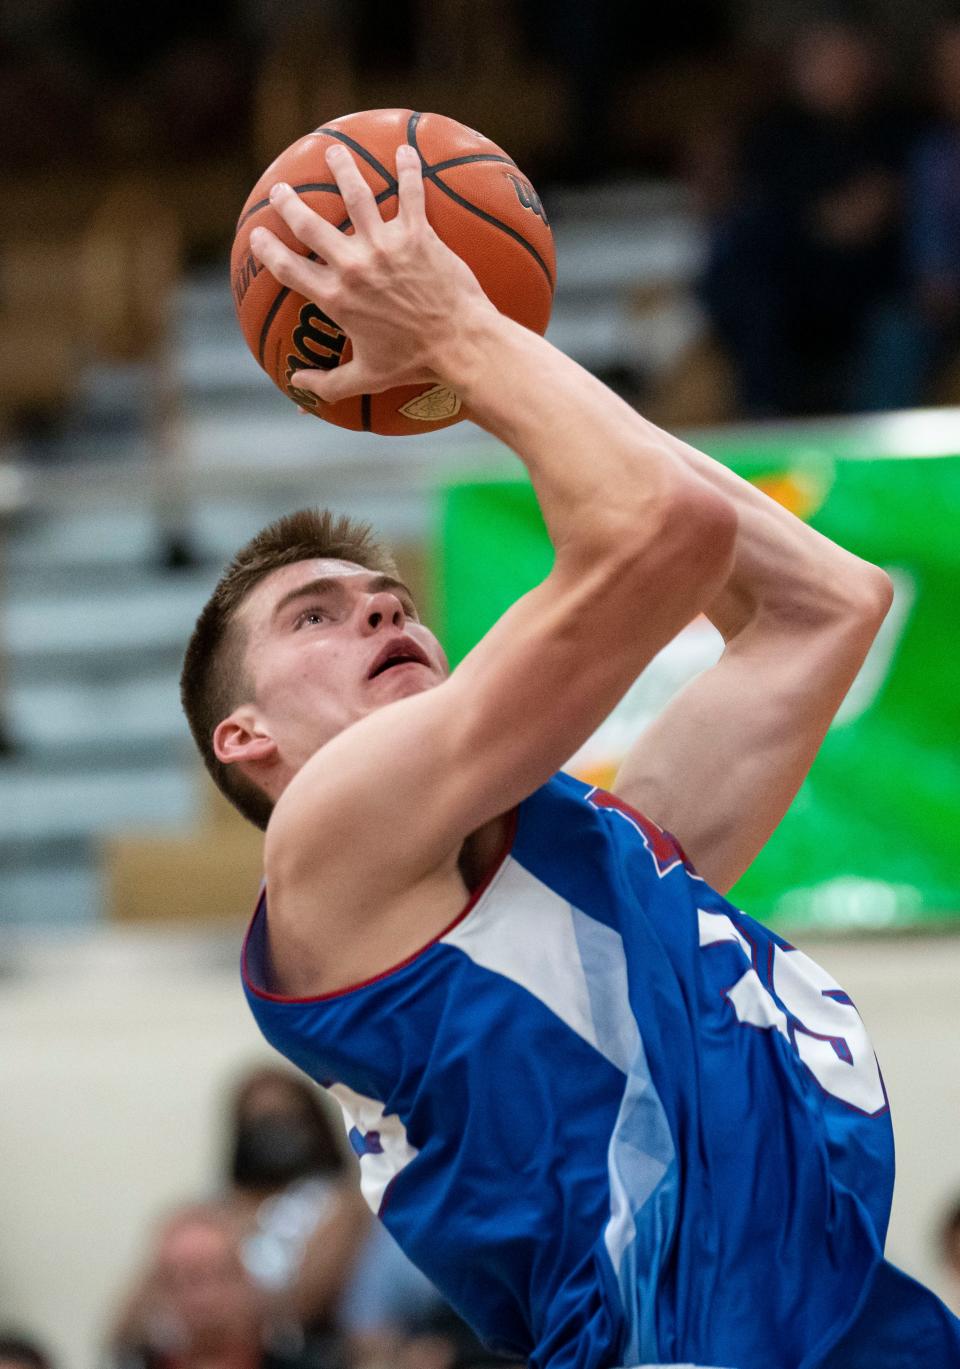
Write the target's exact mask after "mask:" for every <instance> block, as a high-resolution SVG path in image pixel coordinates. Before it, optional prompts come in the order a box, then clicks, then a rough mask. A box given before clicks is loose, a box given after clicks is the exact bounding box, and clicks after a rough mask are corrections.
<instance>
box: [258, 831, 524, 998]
mask: <svg viewBox="0 0 960 1369" xmlns="http://www.w3.org/2000/svg"><path fill="white" fill-rule="evenodd" d="M519 813H520V810H519V808H514V810H513V812H512V813H511V814H510V819H509V825H508V829H507V836H506V840H505V841H504V844H503V847H502V849H501V850H500V851H498V853H497V855H496V857H495V859H494V860H493V861H492V862H491V865H490V868H489V870H488V871H487V873H486V874H485V875H484V877H483V879H482V880H481V881H480V883H479V884H478V885H477V887H476V888H475V889H474V891H473V893H472V894H471V895H470V897H469V899H468V900H467V902H466V904H465V906H464V907H463V908H461V910H460V912H459V913H457V915H456V917H455V918H454V919H453V921H452V922H449V923H447V925H446V927H444V928H443V930H442V931H440V932H438V933H437V935H436V936H434V937H431V939H430V940H429V941H428V942H426V943H425V944H424V945H423V946H420V947H419V948H418V949H417V950H415V951H414V952H413V953H412V954H411V955H408V956H407V957H406V958H405V959H404V960H401V961H399V962H398V963H397V964H396V965H391V966H390V968H389V969H387V970H381V971H380V973H379V974H373V975H371V976H370V978H369V979H361V980H360V981H359V982H358V983H356V984H348V985H347V986H346V988H343V989H331V990H330V991H329V992H328V993H315V994H309V995H307V997H305V998H289V997H287V995H286V994H281V993H271V992H270V991H269V990H268V989H261V988H260V986H259V985H258V984H255V983H254V982H253V980H252V979H251V977H250V972H249V964H248V950H249V945H250V936H251V934H252V932H253V928H254V925H255V924H256V921H257V918H258V917H259V916H260V914H261V913H263V915H264V917H266V913H267V889H266V885H264V886H263V887H262V888H261V890H260V895H259V897H258V899H257V906H256V908H255V909H254V910H253V917H252V918H251V919H250V925H249V927H248V928H247V934H246V936H245V937H244V938H243V950H242V951H241V953H240V969H241V974H242V975H243V982H244V984H245V985H246V986H247V988H248V989H249V990H250V992H251V993H253V994H255V995H256V996H257V998H265V999H267V1000H268V1001H269V1002H271V1003H323V1002H324V1001H325V1000H327V999H331V998H342V997H343V995H344V994H348V993H354V992H355V991H356V990H357V989H365V988H367V986H368V985H370V984H376V983H377V981H378V980H381V979H386V978H387V977H388V976H389V975H392V974H396V972H397V971H398V970H403V969H405V968H406V966H407V965H411V964H412V963H413V961H415V960H416V959H417V958H418V957H419V956H421V955H423V954H424V952H425V951H429V949H430V947H431V946H435V945H436V944H437V942H438V941H442V940H443V938H444V937H445V936H446V935H447V933H448V932H452V931H453V929H454V927H456V926H458V925H459V924H460V923H461V922H462V921H463V920H464V918H465V917H467V915H468V914H469V913H472V912H473V910H474V908H475V907H476V906H477V904H478V903H479V902H480V900H481V898H483V896H484V894H485V893H486V892H487V890H488V889H489V888H490V885H491V884H492V883H493V881H494V878H495V877H496V875H498V874H499V872H500V871H501V870H502V869H503V866H504V864H505V862H506V860H507V857H508V856H509V855H510V851H511V849H512V848H513V843H514V839H515V837H516V835H517V818H518V816H519Z"/></svg>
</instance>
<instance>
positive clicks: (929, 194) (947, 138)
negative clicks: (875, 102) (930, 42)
mask: <svg viewBox="0 0 960 1369" xmlns="http://www.w3.org/2000/svg"><path fill="white" fill-rule="evenodd" d="M930 89H931V93H932V96H933V99H934V101H935V110H936V123H935V125H934V127H932V128H931V129H930V130H929V131H928V132H927V133H926V135H925V136H924V137H923V138H922V139H921V140H920V142H919V145H918V147H917V151H916V155H915V157H914V161H913V167H912V175H911V178H910V182H909V196H908V203H907V214H908V229H909V261H910V269H911V275H912V278H913V282H914V286H915V289H916V296H917V303H918V307H919V312H920V320H921V328H922V334H921V339H922V341H921V348H920V351H919V353H918V369H919V371H920V376H919V377H918V388H919V386H920V385H922V382H923V380H924V379H926V378H927V377H929V376H930V375H931V374H932V373H935V372H936V370H937V369H938V368H939V367H940V366H941V365H942V363H943V362H944V361H945V360H946V359H947V357H948V356H949V354H950V353H951V351H956V349H957V348H958V346H960V22H958V21H954V22H952V23H950V24H948V25H946V26H945V27H944V28H942V29H941V30H940V32H939V34H938V36H937V39H936V41H935V44H934V49H933V61H932V71H931V81H930Z"/></svg>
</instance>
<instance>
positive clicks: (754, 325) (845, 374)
mask: <svg viewBox="0 0 960 1369" xmlns="http://www.w3.org/2000/svg"><path fill="white" fill-rule="evenodd" d="M909 131H910V125H909V121H908V120H906V119H905V118H904V117H903V116H902V115H901V114H898V113H896V112H895V111H893V110H892V108H891V107H890V106H889V105H888V104H887V103H886V102H885V100H884V98H883V95H882V88H881V71H880V65H879V62H878V58H877V53H876V51H875V47H874V44H873V41H872V39H871V38H870V36H869V35H868V34H867V33H865V32H864V31H862V30H860V29H857V28H854V27H851V26H849V25H845V24H839V23H825V24H819V25H816V26H812V27H810V28H808V29H807V30H806V31H805V32H803V33H802V35H801V36H800V37H799V38H798V39H797V41H796V43H795V45H794V48H793V51H792V53H791V56H790V61H789V70H788V94H787V98H786V99H785V100H784V101H783V102H782V103H781V104H779V105H778V106H776V107H774V108H772V109H771V110H769V111H768V112H767V113H766V114H765V115H764V116H763V117H762V118H760V119H759V120H758V122H757V123H756V124H755V125H754V126H753V127H752V128H750V129H749V130H748V132H747V134H746V136H745V138H744V140H743V142H742V146H741V150H740V156H739V167H738V173H739V174H738V175H737V176H735V178H734V186H735V191H734V199H733V202H732V203H731V204H730V205H728V206H727V207H726V209H725V210H723V211H722V212H720V213H719V214H718V216H717V220H716V223H715V227H714V230H713V236H712V243H711V248H710V254H709V261H708V266H707V270H706V273H705V278H704V281H703V284H702V297H703V300H704V303H705V305H706V307H707V310H708V313H709V315H710V318H711V321H712V324H713V327H714V330H715V332H716V334H717V336H718V338H719V340H720V342H721V343H722V344H723V345H724V346H725V348H726V349H727V350H728V352H729V354H730V357H731V360H732V362H733V366H734V370H735V375H736V381H737V386H738V390H739V397H740V404H741V408H742V409H743V410H744V411H745V412H746V413H747V414H748V415H750V416H765V415H770V414H786V413H791V414H805V413H815V412H825V411H826V412H830V411H834V412H842V411H847V410H851V409H857V408H875V407H883V406H885V405H886V404H887V403H888V402H889V400H890V391H889V388H888V381H889V376H890V372H891V370H892V371H893V372H894V373H895V370H896V359H897V352H898V348H899V347H900V345H901V338H900V333H899V331H898V327H897V324H898V321H899V320H900V319H902V318H905V312H904V307H903V304H902V291H903V288H904V282H903V269H902V182H901V173H902V170H903V167H904V163H905V159H906V154H907V143H908V136H909ZM905 332H906V334H907V335H909V326H908V321H907V326H906V328H905Z"/></svg>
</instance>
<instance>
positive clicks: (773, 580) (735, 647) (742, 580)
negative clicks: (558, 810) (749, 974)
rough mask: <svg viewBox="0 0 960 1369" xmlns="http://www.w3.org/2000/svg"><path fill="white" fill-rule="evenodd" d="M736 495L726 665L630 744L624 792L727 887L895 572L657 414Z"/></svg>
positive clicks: (843, 680)
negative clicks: (818, 528) (779, 500)
mask: <svg viewBox="0 0 960 1369" xmlns="http://www.w3.org/2000/svg"><path fill="white" fill-rule="evenodd" d="M650 437H651V440H657V438H659V439H661V440H663V441H664V442H665V443H667V444H668V445H669V446H670V449H671V450H672V451H673V452H674V453H675V455H677V456H678V457H679V458H680V459H681V460H682V461H684V462H685V463H686V464H687V465H688V466H689V468H690V469H691V470H694V471H696V472H697V474H699V475H701V476H702V477H703V478H704V479H705V480H706V481H708V483H710V484H711V485H712V486H713V487H714V488H715V489H716V490H718V491H719V492H720V493H722V494H723V495H725V496H726V497H727V498H728V499H730V501H731V502H732V503H733V504H734V505H735V507H736V509H737V514H738V530H737V540H736V546H735V553H734V560H733V567H732V570H731V574H730V578H729V580H728V581H727V583H726V584H725V585H724V588H723V590H722V591H721V593H720V594H719V595H718V596H717V598H716V599H715V600H714V602H713V603H712V604H710V605H709V607H708V608H707V610H706V615H707V617H708V618H710V620H711V621H712V622H713V623H714V624H715V626H716V627H717V628H718V629H719V630H720V632H721V633H722V634H723V637H724V640H725V649H724V653H723V656H722V657H721V659H720V661H719V663H718V664H717V665H716V666H714V667H713V668H712V669H711V670H708V671H706V672H704V674H703V675H701V676H700V677H699V678H698V679H696V680H694V681H693V683H692V684H690V685H689V686H688V687H687V689H685V690H684V691H683V692H682V693H681V694H679V695H678V696H677V698H676V699H674V700H673V701H672V703H671V704H670V705H669V706H668V707H667V709H666V710H665V711H664V712H663V713H662V714H661V715H660V717H659V718H658V719H657V720H656V721H655V722H654V723H653V724H652V725H651V726H650V727H649V728H648V729H647V730H646V732H645V733H644V734H643V735H642V736H641V737H640V738H639V739H638V740H637V741H636V742H635V743H634V745H633V747H632V749H631V751H630V753H629V754H628V756H627V758H626V760H625V761H624V764H623V766H622V768H621V770H620V773H619V775H618V776H617V781H616V784H615V786H614V788H615V790H616V792H617V793H618V794H620V795H621V796H622V797H623V798H625V799H627V800H628V802H630V803H631V804H633V805H634V807H637V808H640V809H642V811H643V812H645V813H647V814H649V815H650V816H651V817H652V818H654V819H655V820H656V821H657V822H658V823H660V824H661V825H662V826H664V827H666V828H668V829H669V830H670V831H671V832H673V833H675V834H676V836H677V837H678V838H679V840H680V841H681V842H682V843H683V846H684V850H685V851H686V852H687V854H688V855H689V856H690V858H691V860H692V861H693V862H694V864H695V865H696V866H697V869H698V870H699V871H700V872H701V874H703V876H704V878H706V879H707V880H709V882H710V883H711V884H713V885H714V887H715V888H718V889H721V890H726V889H728V888H729V887H730V886H731V885H732V884H733V883H734V882H735V881H736V880H737V879H739V877H740V875H742V874H743V872H744V871H745V870H746V869H747V867H748V866H749V865H750V864H751V862H752V861H753V860H754V858H755V857H756V855H757V854H758V852H759V851H760V850H761V849H762V848H763V846H764V845H765V843H766V842H767V840H768V838H769V837H770V835H771V833H772V832H773V830H774V829H775V828H776V826H777V824H778V823H779V822H780V820H781V818H782V817H783V815H784V813H785V812H786V811H787V808H788V807H789V805H790V803H791V802H792V800H793V798H794V796H795V794H796V792H797V790H798V789H799V787H800V785H801V783H802V782H803V779H804V777H805V775H806V774H807V771H808V770H809V768H810V766H811V764H812V763H813V760H814V758H815V757H816V754H817V751H818V749H819V747H820V744H821V742H822V741H823V738H824V735H825V733H826V731H827V728H828V727H829V725H830V722H831V720H832V719H833V716H834V714H835V713H836V711H837V709H838V708H839V706H840V704H841V703H842V701H843V698H844V695H845V694H846V693H847V690H848V689H849V688H850V685H851V684H852V683H853V679H854V677H855V675H856V673H857V671H858V670H859V668H860V666H861V665H862V664H863V660H864V657H865V656H866V653H867V651H868V649H869V647H870V644H871V642H872V641H873V639H874V637H875V636H876V634H877V631H878V630H879V627H880V624H881V623H882V621H883V618H884V615H885V614H886V612H887V609H888V608H889V606H890V601H891V596H892V589H891V585H890V580H889V577H888V576H887V575H886V574H885V573H884V572H883V571H882V570H880V569H879V568H878V567H877V566H873V565H870V564H868V563H867V562H865V561H862V560H861V559H860V558H859V557H857V556H854V555H852V554H851V553H850V552H848V551H845V550H844V549H843V548H842V547H839V546H837V545H836V544H835V543H833V542H830V541H829V540H828V539H827V538H825V537H823V536H821V535H820V534H819V533H817V532H815V531H814V529H813V528H811V527H808V526H807V525H806V524H805V523H803V522H801V520H800V519H799V518H796V517H794V515H793V514H791V513H789V512H788V511H787V510H786V509H784V508H781V507H780V505H778V504H776V503H775V502H774V501H773V500H772V499H770V498H768V497H767V496H766V495H765V494H763V493H762V492H761V491H760V490H758V489H755V488H754V487H753V486H752V485H750V484H748V483H747V482H746V481H745V480H741V479H740V478H739V477H738V476H736V475H735V474H734V473H733V472H732V471H729V470H727V469H726V468H725V467H723V466H721V465H720V464H719V463H718V462H716V461H713V460H711V459H710V458H709V457H707V456H705V455H704V454H703V453H702V452H698V451H696V450H694V449H693V448H692V447H689V446H687V445H686V444H684V443H682V442H680V441H679V440H678V439H676V438H673V437H670V436H668V435H667V434H666V433H661V432H660V431H659V430H658V429H657V428H654V427H653V425H650Z"/></svg>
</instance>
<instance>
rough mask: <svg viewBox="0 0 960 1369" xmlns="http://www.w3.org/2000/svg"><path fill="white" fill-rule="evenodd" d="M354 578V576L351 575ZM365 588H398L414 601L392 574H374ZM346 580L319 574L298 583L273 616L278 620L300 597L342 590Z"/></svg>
mask: <svg viewBox="0 0 960 1369" xmlns="http://www.w3.org/2000/svg"><path fill="white" fill-rule="evenodd" d="M351 578H352V577H351ZM363 587H364V589H365V590H366V591H367V593H368V594H377V593H379V591H380V590H384V589H398V590H400V591H401V592H402V593H403V594H405V595H406V596H407V598H408V599H409V600H410V603H411V604H413V603H414V598H413V595H412V594H411V593H410V590H409V589H408V587H407V586H406V585H405V584H404V583H403V581H402V580H397V579H396V578H395V577H394V576H392V575H374V576H372V577H371V579H369V580H366V581H364V586H363ZM343 588H344V580H343V577H342V576H339V575H318V576H316V578H315V579H313V580H308V581H307V582H306V584H304V585H298V586H297V588H296V589H291V590H289V591H288V592H287V593H286V594H285V595H284V596H283V597H282V599H280V601H279V602H278V603H277V604H276V605H275V607H274V610H273V613H272V615H271V617H272V618H273V619H274V621H276V619H277V618H279V617H280V614H281V613H282V612H283V610H284V609H285V608H288V607H289V605H290V604H293V603H296V601H297V600H298V599H310V598H315V597H316V596H317V595H321V594H329V593H330V591H331V590H339V591H342V590H343Z"/></svg>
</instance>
